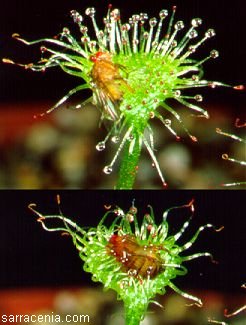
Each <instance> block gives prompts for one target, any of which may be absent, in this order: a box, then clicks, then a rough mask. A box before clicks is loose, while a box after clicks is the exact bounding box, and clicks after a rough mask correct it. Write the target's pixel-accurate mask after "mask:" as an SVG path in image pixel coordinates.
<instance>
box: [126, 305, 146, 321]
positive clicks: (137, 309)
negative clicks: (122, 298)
mask: <svg viewBox="0 0 246 325" xmlns="http://www.w3.org/2000/svg"><path fill="white" fill-rule="evenodd" d="M143 300H144V302H142V303H138V304H137V305H135V304H134V301H132V304H131V303H130V304H125V324H126V325H139V324H140V322H141V320H143V316H144V314H145V312H146V308H147V307H146V303H147V302H146V300H145V299H143ZM147 305H148V303H147Z"/></svg>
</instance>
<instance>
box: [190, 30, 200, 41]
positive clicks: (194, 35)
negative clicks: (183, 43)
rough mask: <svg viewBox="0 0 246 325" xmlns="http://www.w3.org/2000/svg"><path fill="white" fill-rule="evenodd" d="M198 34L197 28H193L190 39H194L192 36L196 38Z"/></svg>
mask: <svg viewBox="0 0 246 325" xmlns="http://www.w3.org/2000/svg"><path fill="white" fill-rule="evenodd" d="M197 35H198V33H197V31H196V30H195V29H193V30H191V31H190V33H189V35H188V37H189V38H190V39H192V38H196V37H197Z"/></svg>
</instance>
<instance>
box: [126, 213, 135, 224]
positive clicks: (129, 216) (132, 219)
mask: <svg viewBox="0 0 246 325" xmlns="http://www.w3.org/2000/svg"><path fill="white" fill-rule="evenodd" d="M126 220H127V221H128V222H130V223H131V222H133V221H134V216H133V215H132V214H131V213H127V214H126Z"/></svg>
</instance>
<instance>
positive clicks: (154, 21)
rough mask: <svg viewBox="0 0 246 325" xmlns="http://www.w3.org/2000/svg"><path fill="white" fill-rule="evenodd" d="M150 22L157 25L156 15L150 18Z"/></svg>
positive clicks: (153, 25) (152, 25)
mask: <svg viewBox="0 0 246 325" xmlns="http://www.w3.org/2000/svg"><path fill="white" fill-rule="evenodd" d="M149 24H150V26H151V27H155V26H156V24H157V19H156V18H155V17H153V18H150V20H149Z"/></svg>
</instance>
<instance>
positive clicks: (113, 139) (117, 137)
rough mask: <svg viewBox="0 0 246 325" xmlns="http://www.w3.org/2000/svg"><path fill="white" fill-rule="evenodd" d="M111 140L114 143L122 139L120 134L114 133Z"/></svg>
mask: <svg viewBox="0 0 246 325" xmlns="http://www.w3.org/2000/svg"><path fill="white" fill-rule="evenodd" d="M111 141H112V142H113V143H118V142H119V141H120V137H119V136H118V135H114V136H113V137H112V138H111Z"/></svg>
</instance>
